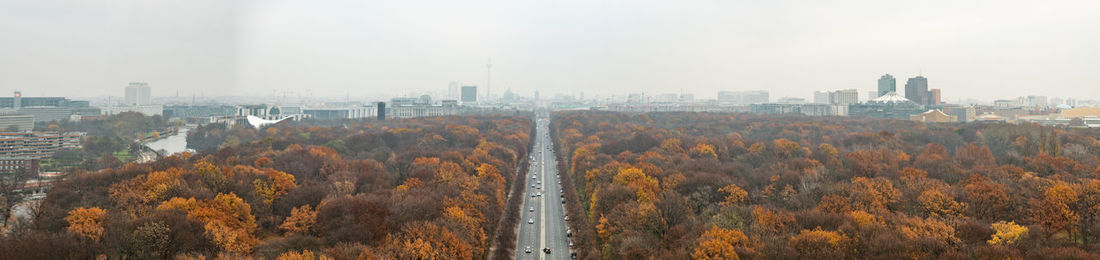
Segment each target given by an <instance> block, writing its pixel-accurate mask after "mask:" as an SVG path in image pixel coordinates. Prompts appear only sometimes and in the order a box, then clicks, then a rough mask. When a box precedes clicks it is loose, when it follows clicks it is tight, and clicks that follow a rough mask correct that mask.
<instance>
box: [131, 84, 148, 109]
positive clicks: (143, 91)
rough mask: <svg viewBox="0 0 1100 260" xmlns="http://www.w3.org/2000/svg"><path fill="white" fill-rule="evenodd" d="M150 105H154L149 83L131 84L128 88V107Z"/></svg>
mask: <svg viewBox="0 0 1100 260" xmlns="http://www.w3.org/2000/svg"><path fill="white" fill-rule="evenodd" d="M150 103H152V98H151V96H150V91H149V83H145V82H130V85H129V86H126V105H128V106H141V105H148V104H150Z"/></svg>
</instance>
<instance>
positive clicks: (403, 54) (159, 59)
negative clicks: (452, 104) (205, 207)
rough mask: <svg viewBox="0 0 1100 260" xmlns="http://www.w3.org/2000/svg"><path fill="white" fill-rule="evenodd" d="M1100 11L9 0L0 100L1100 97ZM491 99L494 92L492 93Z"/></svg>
mask: <svg viewBox="0 0 1100 260" xmlns="http://www.w3.org/2000/svg"><path fill="white" fill-rule="evenodd" d="M1097 13H1100V1H1088V0H1079V1H1065V0H1054V1H954V0H952V1H947V0H934V1H873V0H866V1H674V2H670V1H641V2H639V1H610V2H604V1H597V2H595V3H593V2H592V1H473V2H467V1H221V0H196V1H185V2H165V1H116V0H104V1H0V32H2V33H0V37H2V38H3V40H0V93H4V94H3V95H4V96H8V95H9V94H10V93H12V91H15V90H22V91H23V93H24V95H26V96H82V97H98V96H107V95H111V96H116V97H117V96H122V95H123V94H124V93H123V92H124V88H125V87H126V86H127V84H128V83H129V82H135V81H136V82H148V83H149V85H150V86H152V95H153V96H173V95H176V94H177V93H179V95H180V96H187V97H190V96H193V95H204V96H208V97H209V96H219V95H239V96H260V95H287V94H288V93H289V95H314V96H331V97H343V96H350V97H351V98H358V97H374V96H385V95H404V94H408V93H426V92H435V93H446V92H447V90H448V89H447V87H448V84H449V83H450V82H459V83H461V84H464V85H478V86H481V87H484V86H485V85H486V78H487V75H486V74H487V73H486V72H487V71H486V64H487V63H488V62H489V60H490V59H491V63H492V77H491V78H492V80H491V81H492V83H491V91H492V92H493V93H492V94H493V95H496V96H499V95H501V94H502V93H504V91H505V90H507V89H511V90H512V91H513V92H515V93H517V94H520V95H524V96H531V95H533V94H534V91H535V90H539V91H540V92H541V93H542V95H543V96H550V95H553V94H555V93H561V94H572V95H575V94H577V93H580V92H582V91H583V92H584V94H585V97H588V98H592V97H596V96H610V95H625V94H626V93H636V92H644V93H646V94H660V93H680V92H681V91H682V92H687V93H694V94H695V95H696V96H697V97H698V98H714V97H715V95H716V93H717V91H720V90H728V91H745V90H768V91H770V92H771V97H772V98H773V99H776V98H780V97H788V96H790V97H801V98H807V99H809V98H811V97H812V95H813V92H814V91H821V90H839V89H853V88H854V89H858V91H859V96H860V99H864V98H865V93H866V92H868V91H874V90H875V88H876V80H878V79H879V77H880V76H881V75H883V74H887V73H889V74H891V75H893V76H894V77H896V78H897V80H898V82H899V83H898V91H899V92H901V91H903V90H902V88H903V86H902V85H903V84H904V82H905V80H906V79H908V78H910V77H915V76H918V75H923V76H925V77H927V78H928V88H929V89H940V90H942V98H943V100H944V101H951V102H953V101H956V100H959V99H967V98H975V99H981V100H986V101H988V100H993V99H1000V98H1012V97H1016V96H1027V95H1044V96H1060V97H1074V98H1082V99H1084V98H1088V99H1096V98H1100V73H1098V72H1100V48H1097V46H1100V16H1097ZM482 89H484V88H482Z"/></svg>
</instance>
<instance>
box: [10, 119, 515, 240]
mask: <svg viewBox="0 0 1100 260" xmlns="http://www.w3.org/2000/svg"><path fill="white" fill-rule="evenodd" d="M531 129H532V122H531V120H530V119H529V118H526V117H509V116H476V117H442V118H424V119H415V120H392V121H366V122H363V121H348V122H340V123H338V124H332V125H330V126H308V125H304V124H300V123H299V124H286V123H284V124H279V125H275V126H273V127H270V128H266V129H263V130H255V129H250V128H246V127H245V126H233V127H225V126H213V127H204V128H200V129H195V130H192V133H191V135H190V136H189V138H188V139H189V141H190V140H196V141H197V143H200V144H205V143H210V142H208V141H209V140H206V138H212V139H216V140H217V142H216V144H215V145H213V146H211V147H205V148H206V149H202V151H201V152H200V153H198V154H194V155H192V154H186V153H184V154H176V155H172V156H169V157H166V158H162V159H160V160H157V161H155V162H151V163H145V164H135V163H130V164H125V165H121V166H119V167H116V168H108V169H105V170H102V171H98V172H81V173H76V174H73V175H71V176H70V177H69V178H68V179H66V180H65V181H63V182H61V183H59V184H57V185H56V186H55V187H54V188H53V189H52V190H51V191H50V193H49V194H48V196H47V197H46V199H45V200H44V201H43V203H42V205H41V207H40V208H39V210H38V212H37V213H36V216H35V219H34V222H33V226H31V227H27V228H22V229H19V230H16V231H14V232H17V233H16V234H13V235H9V236H7V237H5V238H3V241H0V258H16V259H58V258H82V259H88V258H95V257H96V256H97V255H103V256H107V257H110V258H142V259H144V258H173V257H175V258H184V259H195V258H207V257H215V256H220V257H234V258H238V257H245V256H251V257H264V258H274V257H280V256H282V257H285V258H290V259H295V258H294V257H301V256H310V255H312V256H322V255H323V256H325V257H332V258H336V259H359V258H377V259H471V258H483V257H484V256H485V255H487V252H488V250H489V243H490V239H492V236H493V234H495V232H496V227H497V225H498V222H499V221H500V219H501V218H502V214H503V210H504V206H505V202H506V199H507V198H506V197H507V188H508V185H509V183H511V181H512V180H513V179H514V176H515V171H516V170H517V168H518V167H520V165H521V164H522V163H523V161H522V158H525V157H526V154H527V149H528V145H529V134H530V131H531ZM47 245H48V246H47ZM46 247H50V248H49V250H44V249H46ZM310 259H312V258H310Z"/></svg>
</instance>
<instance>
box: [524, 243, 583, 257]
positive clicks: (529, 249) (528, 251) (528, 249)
mask: <svg viewBox="0 0 1100 260" xmlns="http://www.w3.org/2000/svg"><path fill="white" fill-rule="evenodd" d="M569 245H570V246H572V245H573V244H572V242H570V244H569ZM523 251H524V252H527V253H528V254H530V253H531V247H530V246H528V247H527V249H525V250H523Z"/></svg>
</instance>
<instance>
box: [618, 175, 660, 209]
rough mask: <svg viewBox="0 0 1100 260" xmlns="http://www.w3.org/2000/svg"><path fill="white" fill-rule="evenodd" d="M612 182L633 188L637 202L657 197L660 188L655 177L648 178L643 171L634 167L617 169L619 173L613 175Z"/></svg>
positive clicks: (648, 200)
mask: <svg viewBox="0 0 1100 260" xmlns="http://www.w3.org/2000/svg"><path fill="white" fill-rule="evenodd" d="M614 182H615V183H616V184H621V185H624V186H627V187H630V188H631V189H633V190H634V193H635V194H636V195H637V196H638V202H650V201H653V200H654V199H656V198H657V193H658V191H659V190H660V185H659V184H658V183H657V180H656V179H654V178H650V177H649V176H647V175H646V174H645V172H642V170H640V169H638V168H634V167H625V168H622V169H619V173H618V174H616V175H615V178H614Z"/></svg>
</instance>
